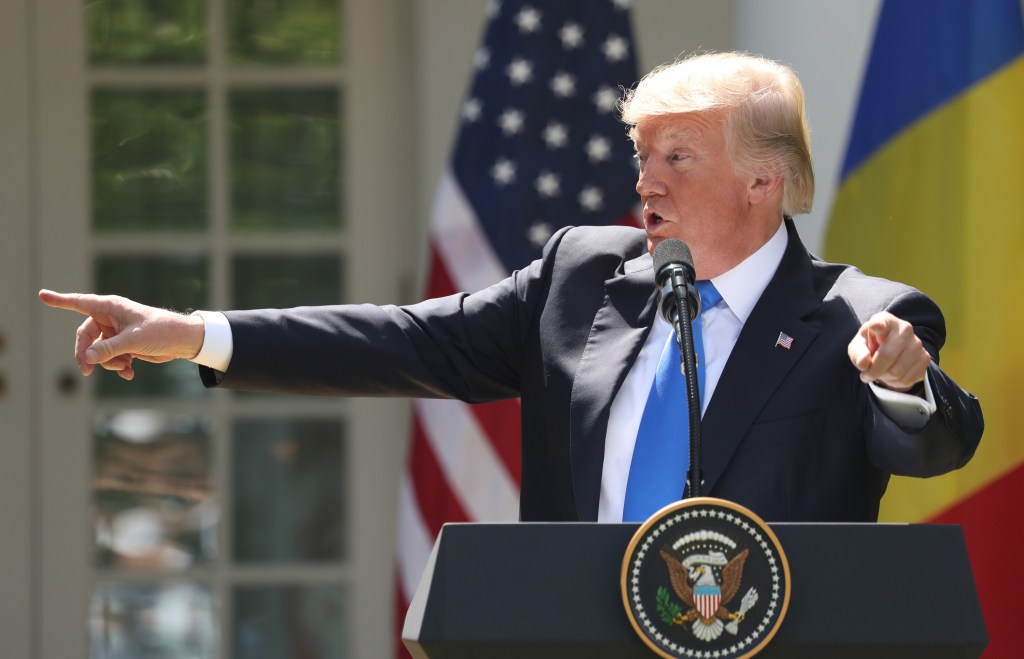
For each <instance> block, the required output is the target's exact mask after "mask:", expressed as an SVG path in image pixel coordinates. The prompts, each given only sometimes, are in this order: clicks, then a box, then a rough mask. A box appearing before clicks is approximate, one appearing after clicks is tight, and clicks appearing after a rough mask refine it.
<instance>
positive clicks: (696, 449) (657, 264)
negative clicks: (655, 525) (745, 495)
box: [654, 238, 703, 498]
mask: <svg viewBox="0 0 1024 659" xmlns="http://www.w3.org/2000/svg"><path fill="white" fill-rule="evenodd" d="M695 277H696V272H695V271H694V269H693V255H692V254H690V248H689V247H687V246H686V243H684V242H683V241H681V240H676V239H674V238H672V239H669V240H663V241H662V242H660V243H658V246H657V247H655V248H654V281H655V283H656V284H657V286H658V293H659V295H660V296H661V300H660V303H659V305H658V309H659V311H660V312H661V317H662V318H664V319H665V320H667V321H668V322H669V323H670V324H671V325H672V327H673V328H674V329H675V335H676V336H675V338H676V342H677V343H678V345H679V362H680V363H679V367H680V370H681V371H682V372H683V375H684V376H685V378H686V400H685V401H679V402H680V403H684V404H685V405H686V412H687V418H688V422H689V425H690V469H689V475H688V477H687V479H686V480H687V484H686V488H685V490H684V491H683V492H681V493H680V495H681V496H682V497H683V498H689V497H699V496H700V495H701V483H702V482H703V475H702V473H701V471H702V465H701V462H702V461H703V460H702V455H701V453H702V451H701V436H700V391H699V390H698V388H697V357H696V355H695V354H694V350H693V327H692V326H691V323H693V322H694V319H695V318H696V317H697V315H698V314H700V295H699V294H698V293H697V287H696V286H694V285H693V281H694V278H695ZM687 315H688V316H689V319H688V322H687V320H683V319H685V318H686V316H687Z"/></svg>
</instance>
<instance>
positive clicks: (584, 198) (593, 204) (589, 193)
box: [579, 185, 603, 211]
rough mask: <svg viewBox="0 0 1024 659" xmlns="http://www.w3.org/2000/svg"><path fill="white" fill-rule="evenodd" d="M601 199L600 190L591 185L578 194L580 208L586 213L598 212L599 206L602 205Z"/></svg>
mask: <svg viewBox="0 0 1024 659" xmlns="http://www.w3.org/2000/svg"><path fill="white" fill-rule="evenodd" d="M601 197H602V195H601V190H599V189H598V188H595V187H594V186H592V185H588V186H587V187H585V188H583V190H582V191H581V192H580V199H579V201H580V206H582V207H583V209H584V210H588V211H596V210H600V209H601V204H602V203H603V200H602V198H601Z"/></svg>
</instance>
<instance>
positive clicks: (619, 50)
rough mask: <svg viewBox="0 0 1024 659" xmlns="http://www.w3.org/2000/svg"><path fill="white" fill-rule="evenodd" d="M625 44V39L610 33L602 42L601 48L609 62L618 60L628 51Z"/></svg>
mask: <svg viewBox="0 0 1024 659" xmlns="http://www.w3.org/2000/svg"><path fill="white" fill-rule="evenodd" d="M627 46H628V44H627V43H626V40H625V39H623V38H622V37H618V36H615V35H612V36H610V37H608V40H607V41H605V42H604V45H603V46H602V47H601V50H602V51H604V56H605V57H607V58H608V61H609V62H618V61H619V60H621V59H622V58H624V57H625V56H626V53H628V52H629V48H628V47H627Z"/></svg>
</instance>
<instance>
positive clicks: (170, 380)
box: [93, 255, 208, 398]
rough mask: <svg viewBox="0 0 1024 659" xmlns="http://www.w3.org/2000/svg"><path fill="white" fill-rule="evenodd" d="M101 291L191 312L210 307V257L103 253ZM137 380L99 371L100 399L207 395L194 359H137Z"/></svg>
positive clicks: (98, 277)
mask: <svg viewBox="0 0 1024 659" xmlns="http://www.w3.org/2000/svg"><path fill="white" fill-rule="evenodd" d="M95 268H96V274H95V282H96V285H95V290H96V292H97V293H101V294H102V293H108V294H116V295H123V296H125V297H128V298H131V299H133V300H136V301H138V302H142V303H144V304H150V305H153V306H157V307H163V308H166V309H175V310H177V311H182V312H184V311H186V310H188V309H203V308H206V306H207V299H208V293H207V290H208V283H207V282H208V277H207V259H206V257H205V256H202V255H181V256H103V257H97V259H96V264H95ZM133 367H134V368H135V379H134V380H132V381H131V382H126V381H125V380H122V379H121V378H119V377H118V376H117V375H116V374H114V373H111V372H109V371H103V370H99V371H97V373H98V374H97V375H95V376H93V377H97V378H99V381H98V382H97V387H96V394H97V395H98V396H100V397H101V398H115V397H125V396H133V397H138V396H177V397H197V396H201V395H203V392H204V388H203V383H202V382H201V381H200V380H199V373H198V372H197V370H196V369H197V367H196V365H195V364H191V363H189V362H187V361H184V360H176V361H173V362H169V363H167V364H150V363H147V362H144V361H141V360H138V359H136V360H135V362H134V364H133Z"/></svg>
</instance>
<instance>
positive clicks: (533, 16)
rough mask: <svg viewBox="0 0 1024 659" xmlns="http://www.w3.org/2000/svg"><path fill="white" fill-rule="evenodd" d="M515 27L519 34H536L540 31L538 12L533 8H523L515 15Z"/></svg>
mask: <svg viewBox="0 0 1024 659" xmlns="http://www.w3.org/2000/svg"><path fill="white" fill-rule="evenodd" d="M516 25H518V26H519V31H520V32H536V31H537V30H539V29H540V12H539V11H537V10H536V9H534V8H533V7H523V10H522V11H521V12H519V13H518V14H517V15H516Z"/></svg>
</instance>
